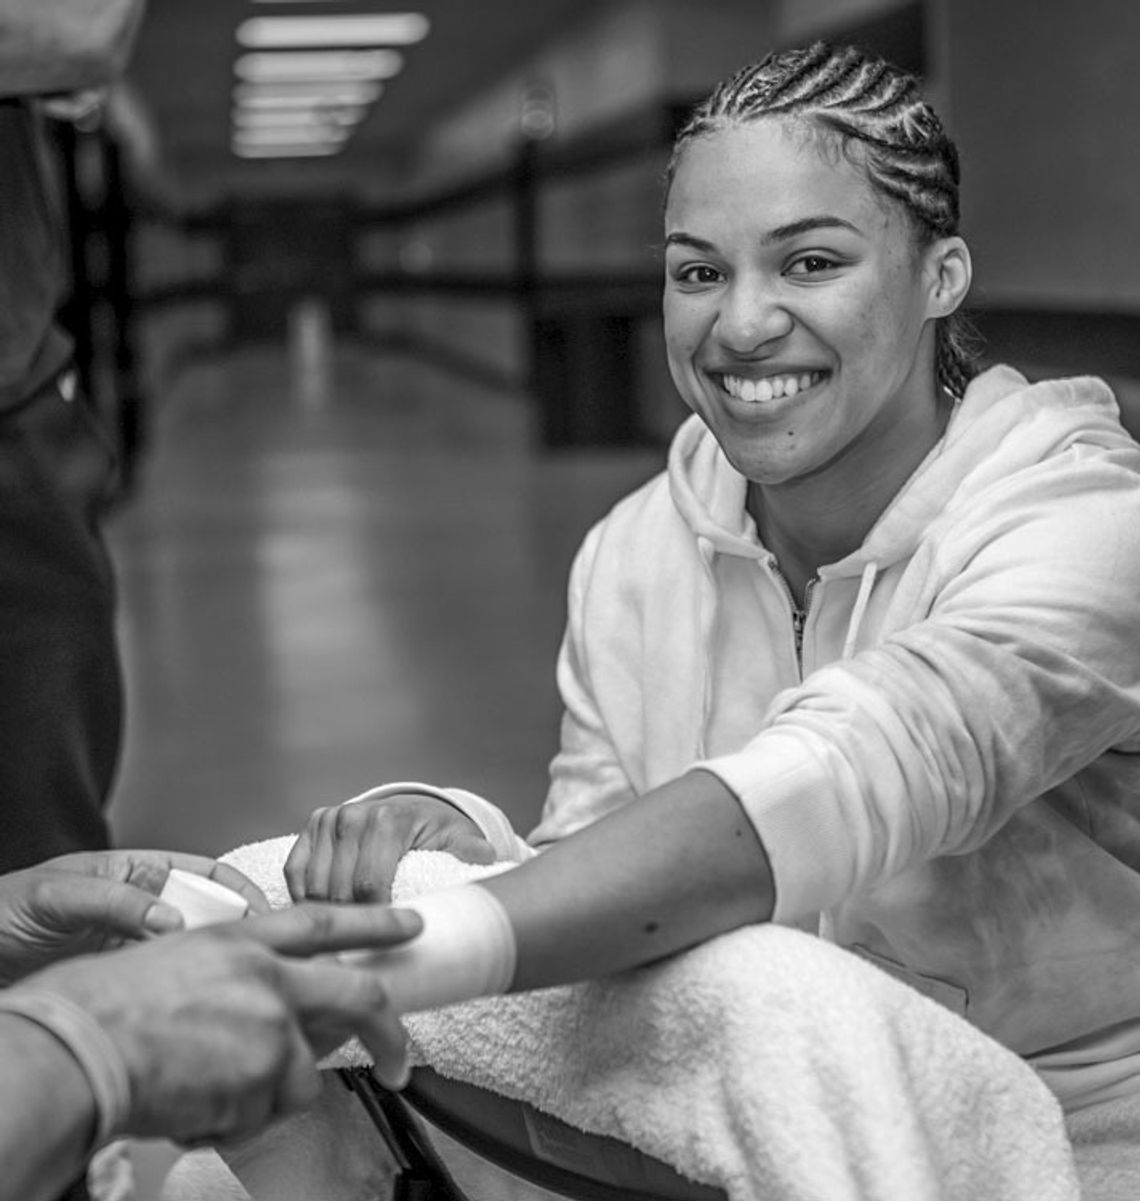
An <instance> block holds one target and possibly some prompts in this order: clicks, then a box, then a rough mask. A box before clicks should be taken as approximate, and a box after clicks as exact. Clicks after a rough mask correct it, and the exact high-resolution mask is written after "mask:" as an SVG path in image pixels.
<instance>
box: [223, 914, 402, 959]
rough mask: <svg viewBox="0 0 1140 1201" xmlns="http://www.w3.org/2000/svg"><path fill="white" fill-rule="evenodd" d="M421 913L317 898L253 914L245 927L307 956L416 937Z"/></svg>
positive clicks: (288, 950)
mask: <svg viewBox="0 0 1140 1201" xmlns="http://www.w3.org/2000/svg"><path fill="white" fill-rule="evenodd" d="M421 929H422V923H421V922H420V919H419V915H418V914H416V913H414V912H412V911H411V910H407V909H389V908H388V907H387V906H385V905H349V906H337V905H324V904H320V903H316V902H309V903H307V904H301V905H296V906H294V907H293V908H292V909H282V910H279V911H278V912H277V913H272V914H269V915H268V916H266V917H251V918H247V919H246V920H245V921H244V922H242V923H241V931H242V933H243V934H246V935H248V936H250V937H252V938H255V939H256V940H257V941H258V942H260V943H262V944H263V945H264V946H267V947H271V948H272V949H273V950H275V951H278V952H280V953H281V954H283V955H292V956H309V955H320V954H332V953H333V952H336V951H351V950H366V949H371V950H382V949H383V948H385V947H393V946H397V945H398V944H400V943H403V942H407V941H408V939H410V938H413V937H414V936H415V935H416V934H418V933H419V932H420V930H421Z"/></svg>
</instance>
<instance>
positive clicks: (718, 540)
mask: <svg viewBox="0 0 1140 1201" xmlns="http://www.w3.org/2000/svg"><path fill="white" fill-rule="evenodd" d="M1077 441H1082V442H1092V443H1095V444H1099V445H1121V444H1124V443H1127V442H1128V441H1129V439H1128V435H1127V434H1126V433H1125V432H1124V431H1123V429H1122V428H1121V427H1120V423H1119V420H1118V410H1117V407H1116V401H1115V399H1114V397H1113V395H1112V392H1111V391H1110V389H1109V388H1108V386H1107V385H1106V384H1104V383H1103V382H1102V381H1101V380H1098V379H1093V378H1091V377H1079V378H1075V379H1064V380H1049V381H1045V382H1042V383H1038V384H1030V383H1029V382H1028V381H1027V380H1026V379H1025V377H1024V376H1023V375H1021V374H1020V372H1018V371H1015V370H1014V369H1013V368H1012V367H1006V366H998V367H993V368H991V369H990V370H988V371H985V372H983V373H982V374H981V375H979V376H978V377H977V378H976V379H974V380H973V381H972V382H971V383H970V385H969V387H968V388H967V389H966V393H965V395H964V396H963V398H962V400H961V401H960V402H959V403H958V405H957V406H956V407H955V410H954V413H953V414H952V416H951V419H950V422H949V424H948V426H947V428H946V432H945V433H944V434H943V436H942V438H941V440H940V441H939V442H938V443H937V445H936V446H934V448H933V449H932V450H931V451H930V453H929V454H928V455H927V456H926V458H925V459H924V460H923V462H922V463H921V464H920V465H919V466H918V468H917V469H916V470H915V472H914V474H913V475H912V476H911V477H910V479H909V480H908V481H907V482H906V484H905V485H904V486H903V487H902V488H901V489H900V491H899V492H898V493H897V494H896V496H895V497H894V499H893V500H892V501H891V503H890V504H889V505H888V506H887V508H886V509H885V510H884V511H883V513H882V514H881V515H880V517H879V519H878V521H876V523H875V524H874V526H873V527H872V528H871V530H870V532H869V533H868V535H867V537H866V539H865V540H864V542H863V544H862V545H861V546H860V547H859V548H858V549H857V550H855V551H854V552H853V553H852V554H850V555H848V556H846V557H845V558H844V559H842V560H840V561H839V562H837V563H833V564H830V565H828V566H827V567H825V568H824V569H822V571H821V573H820V574H821V575H824V574H826V575H829V576H852V575H859V576H863V577H864V579H865V578H866V575H865V568H866V567H867V565H868V564H874V565H875V568H876V570H879V571H881V570H882V569H883V568H884V567H887V566H889V565H890V564H891V563H894V562H897V561H898V560H900V559H902V558H905V557H906V556H907V555H909V554H910V553H912V552H913V550H914V548H915V546H916V545H917V544H918V541H919V540H920V538H921V537H922V535H923V534H924V532H925V531H926V530H927V528H928V527H929V526H930V524H931V523H932V522H933V521H934V520H935V519H936V518H937V517H940V516H941V515H943V514H944V513H945V512H946V511H947V510H948V509H950V508H951V507H953V506H955V505H957V504H958V503H959V502H960V501H961V500H963V499H964V498H968V497H969V496H972V495H974V494H975V493H977V492H978V491H980V490H981V489H982V488H984V487H986V486H987V485H989V484H991V483H993V482H995V481H996V480H999V479H1002V478H1004V477H1006V476H1008V475H1010V474H1012V473H1013V472H1015V471H1018V470H1021V469H1023V468H1025V467H1029V466H1032V465H1033V464H1034V463H1038V462H1041V461H1042V460H1043V459H1046V458H1048V457H1050V456H1051V455H1053V454H1056V453H1058V452H1059V451H1060V450H1062V449H1064V448H1065V447H1066V446H1067V445H1071V444H1072V443H1074V442H1077ZM668 475H669V486H670V490H671V493H672V497H673V502H674V504H675V505H676V507H677V510H678V512H680V514H681V516H682V517H683V518H684V520H685V522H686V523H687V524H688V526H689V527H690V529H691V530H692V531H693V533H694V534H695V535H696V536H697V538H698V539H700V540H703V541H705V542H706V543H708V544H709V545H710V546H711V547H712V548H713V549H715V550H716V551H718V552H720V553H722V554H732V555H744V556H748V557H752V558H755V557H756V555H757V553H758V551H762V550H763V547H762V545H761V543H760V540H759V537H758V535H757V531H756V527H755V523H754V522H753V520H752V518H751V516H750V515H749V514H748V511H747V509H746V508H745V499H746V495H747V481H746V480H745V478H744V477H743V476H742V475H741V474H740V473H739V472H738V471H737V470H736V469H735V468H734V467H733V466H732V465H731V464H730V463H729V462H728V460H727V459H726V458H725V456H724V452H723V451H722V450H721V449H720V446H719V445H718V444H717V442H716V439H715V438H714V437H713V435H712V433H711V432H710V431H709V429H708V427H707V426H706V425H705V424H704V423H703V422H702V421H701V420H700V418H699V417H696V416H693V417H690V418H689V419H688V420H687V421H686V422H685V423H684V425H682V427H681V428H680V430H679V431H678V433H677V436H676V437H675V438H674V441H673V445H672V447H671V448H670V452H669V463H668ZM872 578H873V577H872Z"/></svg>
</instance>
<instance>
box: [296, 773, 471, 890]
mask: <svg viewBox="0 0 1140 1201" xmlns="http://www.w3.org/2000/svg"><path fill="white" fill-rule="evenodd" d="M416 847H419V848H422V849H429V850H430V849H435V850H441V851H451V852H452V853H453V854H456V855H458V856H459V857H460V858H462V859H465V860H466V861H467V862H469V863H490V862H492V861H493V860H494V850H493V848H492V847H491V845H490V843H488V842H487V840H486V839H485V838H484V837H483V835H482V833H481V831H480V830H479V828H478V826H477V825H476V824H475V823H474V822H473V821H472V820H471V819H470V818H469V817H467V816H466V814H464V813H462V812H460V811H459V810H458V809H456V808H455V807H454V806H453V805H450V804H448V803H447V802H446V801H442V800H440V799H439V798H437V797H429V796H424V795H421V794H418V793H416V794H399V795H392V796H388V797H383V798H380V799H376V800H360V801H352V802H350V803H346V804H343V805H337V806H334V807H330V808H325V809H318V810H317V811H316V812H315V813H314V814H313V815H312V817H311V818H310V819H309V823H308V825H307V826H306V828H305V831H304V833H303V834H302V835H301V836H300V838H299V839H298V841H297V844H296V845H295V846H294V848H293V852H292V854H291V855H290V856H289V859H288V861H287V862H286V866H285V879H286V882H287V884H288V886H289V891H290V895H292V897H293V898H294V899H295V900H299V899H301V898H308V899H310V900H330V901H343V902H347V901H373V902H374V901H387V900H388V899H389V897H390V895H391V886H392V879H393V877H394V876H395V874H396V866H397V864H398V863H399V861H400V859H401V857H402V856H403V855H404V854H405V853H406V852H407V851H410V850H412V849H413V848H416Z"/></svg>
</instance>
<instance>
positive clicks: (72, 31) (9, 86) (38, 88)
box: [0, 0, 145, 96]
mask: <svg viewBox="0 0 1140 1201" xmlns="http://www.w3.org/2000/svg"><path fill="white" fill-rule="evenodd" d="M144 11H145V4H144V0H50V2H49V3H43V2H41V3H32V2H29V0H0V80H2V81H3V92H4V95H7V96H27V95H39V96H45V95H52V94H54V93H60V92H73V91H78V90H81V89H86V88H93V87H99V86H100V85H102V84H104V83H107V82H109V81H110V80H112V79H115V78H117V77H118V76H119V75H121V74H122V72H123V70H124V69H125V67H126V65H127V62H128V59H129V58H130V54H131V50H132V48H133V46H134V42H135V38H136V37H137V35H138V31H139V26H140V25H141V24H142V20H143V15H144Z"/></svg>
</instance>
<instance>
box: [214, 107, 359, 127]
mask: <svg viewBox="0 0 1140 1201" xmlns="http://www.w3.org/2000/svg"><path fill="white" fill-rule="evenodd" d="M363 115H364V109H362V108H333V109H326V108H283V109H273V108H270V109H252V110H251V109H244V108H238V109H234V113H233V123H234V125H235V126H237V127H239V128H241V129H274V128H278V129H280V128H282V127H284V128H288V127H289V126H306V125H307V126H314V125H315V126H323V127H328V126H332V127H342V128H343V127H344V126H348V125H356V124H357V123H358V122H359V121H360V119H361V117H362V116H363Z"/></svg>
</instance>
